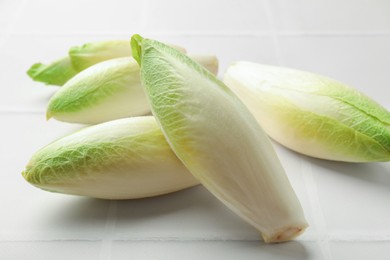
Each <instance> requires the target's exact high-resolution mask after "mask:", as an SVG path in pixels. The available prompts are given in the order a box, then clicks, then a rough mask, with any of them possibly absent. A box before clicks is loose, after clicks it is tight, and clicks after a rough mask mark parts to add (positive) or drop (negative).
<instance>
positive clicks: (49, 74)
mask: <svg viewBox="0 0 390 260" xmlns="http://www.w3.org/2000/svg"><path fill="white" fill-rule="evenodd" d="M77 73H78V71H76V70H75V69H74V68H73V66H72V64H71V62H70V59H69V57H64V58H62V59H59V60H57V61H54V62H52V63H50V64H42V63H35V64H34V65H32V66H31V67H30V69H29V70H28V71H27V74H28V75H29V76H30V78H31V79H33V80H35V81H39V82H43V83H46V84H48V85H56V86H62V85H64V84H65V83H66V82H67V81H68V80H69V79H71V78H72V77H73V76H75V75H76V74H77Z"/></svg>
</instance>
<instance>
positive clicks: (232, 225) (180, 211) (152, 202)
mask: <svg viewBox="0 0 390 260" xmlns="http://www.w3.org/2000/svg"><path fill="white" fill-rule="evenodd" d="M117 205H118V207H117V222H116V227H115V238H118V239H166V238H174V239H207V238H215V239H223V240H225V239H241V238H246V239H248V238H249V239H260V236H259V234H258V233H257V231H256V230H255V229H254V228H252V227H251V226H249V224H247V223H245V222H244V221H243V220H241V219H240V218H239V217H238V216H236V215H235V214H234V213H233V212H231V211H230V210H229V209H227V208H226V207H225V206H224V205H223V204H222V203H220V202H219V201H218V200H217V199H216V198H214V196H213V195H211V194H210V193H209V192H208V191H207V190H206V189H204V188H203V187H201V186H198V187H194V188H191V189H187V190H184V191H180V192H177V193H172V194H169V195H165V196H159V197H154V198H148V199H142V200H132V201H119V202H117Z"/></svg>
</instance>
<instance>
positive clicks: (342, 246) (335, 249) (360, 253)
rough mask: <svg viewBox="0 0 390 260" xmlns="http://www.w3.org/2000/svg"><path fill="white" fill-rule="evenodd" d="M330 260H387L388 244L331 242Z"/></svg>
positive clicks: (389, 246) (386, 242) (387, 242)
mask: <svg viewBox="0 0 390 260" xmlns="http://www.w3.org/2000/svg"><path fill="white" fill-rule="evenodd" d="M330 248H331V253H332V259H335V260H337V259H354V260H366V259H375V260H387V259H389V248H390V242H389V241H383V242H332V243H331V244H330Z"/></svg>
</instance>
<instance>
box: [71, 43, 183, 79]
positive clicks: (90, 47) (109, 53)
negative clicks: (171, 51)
mask: <svg viewBox="0 0 390 260" xmlns="http://www.w3.org/2000/svg"><path fill="white" fill-rule="evenodd" d="M171 46H172V47H174V48H176V49H178V50H180V51H182V52H185V49H184V48H182V47H179V46H176V45H171ZM130 56H131V48H130V44H129V41H128V40H111V41H101V42H90V43H86V44H84V45H82V46H74V47H71V48H70V50H69V57H70V58H71V61H72V64H73V66H74V68H75V69H76V70H78V71H82V70H84V69H86V68H88V67H90V66H92V65H94V64H97V63H99V62H102V61H105V60H109V59H114V58H120V57H130Z"/></svg>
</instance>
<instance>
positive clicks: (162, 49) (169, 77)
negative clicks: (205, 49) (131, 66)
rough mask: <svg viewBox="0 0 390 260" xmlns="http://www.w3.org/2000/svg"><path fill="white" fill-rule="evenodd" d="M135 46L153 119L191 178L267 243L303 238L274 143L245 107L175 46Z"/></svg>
mask: <svg viewBox="0 0 390 260" xmlns="http://www.w3.org/2000/svg"><path fill="white" fill-rule="evenodd" d="M131 43H132V48H133V57H134V58H135V59H136V60H137V61H138V62H139V63H140V67H141V79H142V84H143V86H144V87H145V89H146V93H147V96H148V98H149V101H150V103H151V108H152V112H153V115H154V116H155V117H156V119H157V121H158V122H159V124H160V125H161V127H162V131H163V133H164V135H165V137H166V138H167V140H168V143H169V144H170V146H171V148H172V150H173V151H174V152H175V153H176V155H177V156H178V157H179V159H180V160H181V161H182V162H183V163H184V165H185V166H186V167H187V168H188V169H189V170H190V172H191V173H192V174H193V175H194V176H195V177H196V178H197V179H199V181H200V182H201V183H202V184H203V185H204V186H205V187H206V188H207V189H208V190H209V191H210V192H211V193H212V194H214V195H215V196H216V197H217V198H218V199H220V200H221V201H222V202H223V203H224V204H226V205H227V206H228V207H229V208H230V209H231V210H233V211H234V212H235V213H237V214H238V215H239V216H241V217H242V218H243V219H245V220H246V221H247V222H249V223H250V224H252V225H253V226H254V227H255V228H257V229H258V230H259V231H260V232H261V234H262V236H263V238H264V240H265V241H266V242H280V241H286V240H290V239H292V238H294V237H296V236H297V235H299V234H300V233H302V232H303V230H304V229H305V228H306V226H307V224H306V220H305V218H304V215H303V210H302V207H301V205H300V203H299V201H298V199H297V197H296V195H295V193H294V191H293V189H292V187H291V185H290V183H289V180H288V178H287V176H286V174H285V172H284V170H283V168H282V166H281V164H280V161H279V159H278V158H277V155H276V154H275V152H274V149H273V147H272V144H271V142H270V140H269V139H268V137H267V136H266V134H265V133H264V132H263V131H262V129H261V128H260V126H259V125H258V123H257V122H256V120H255V118H254V117H253V116H252V115H251V114H250V112H249V111H248V110H247V108H246V107H245V106H244V105H243V104H242V102H241V101H240V100H239V99H238V98H237V97H236V96H235V95H234V94H233V93H232V92H231V91H230V90H229V89H228V88H227V87H226V86H225V85H224V84H223V83H222V82H220V81H219V80H218V79H217V78H216V77H214V75H212V74H211V73H210V72H208V71H207V70H205V69H204V68H203V67H202V66H200V65H199V64H197V63H196V62H194V61H193V60H191V59H190V58H188V57H187V56H186V55H184V54H182V53H180V52H178V51H176V50H174V49H173V48H171V47H169V46H167V45H165V44H162V43H160V42H157V41H153V40H150V39H143V38H142V37H141V36H139V35H134V36H133V37H132V41H131Z"/></svg>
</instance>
